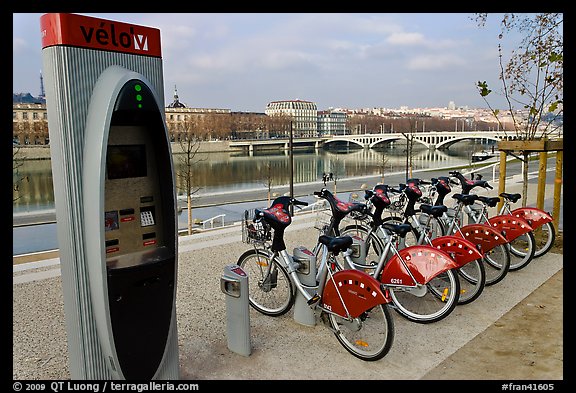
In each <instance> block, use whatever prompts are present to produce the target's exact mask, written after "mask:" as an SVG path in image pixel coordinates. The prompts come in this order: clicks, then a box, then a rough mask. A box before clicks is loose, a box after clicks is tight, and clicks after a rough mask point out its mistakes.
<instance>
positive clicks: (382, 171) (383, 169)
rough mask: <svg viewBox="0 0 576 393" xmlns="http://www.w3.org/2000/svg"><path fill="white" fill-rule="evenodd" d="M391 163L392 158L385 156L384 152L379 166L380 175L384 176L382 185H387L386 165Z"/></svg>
mask: <svg viewBox="0 0 576 393" xmlns="http://www.w3.org/2000/svg"><path fill="white" fill-rule="evenodd" d="M389 161H390V158H389V157H388V156H387V155H386V154H384V152H382V157H381V158H380V163H379V164H378V167H379V169H380V174H381V175H382V184H385V183H384V175H385V173H386V165H387V164H388V162H389Z"/></svg>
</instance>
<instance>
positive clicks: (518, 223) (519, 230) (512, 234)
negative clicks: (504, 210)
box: [488, 214, 532, 242]
mask: <svg viewBox="0 0 576 393" xmlns="http://www.w3.org/2000/svg"><path fill="white" fill-rule="evenodd" d="M488 223H489V224H490V225H491V226H492V228H494V229H496V230H498V231H500V233H502V234H504V236H505V237H506V240H507V241H509V242H510V241H512V240H514V239H516V238H517V237H518V236H520V235H523V234H525V233H528V232H530V231H532V227H531V226H530V224H528V221H526V220H525V219H523V218H520V217H514V216H511V215H509V214H503V215H500V216H494V217H491V218H489V219H488Z"/></svg>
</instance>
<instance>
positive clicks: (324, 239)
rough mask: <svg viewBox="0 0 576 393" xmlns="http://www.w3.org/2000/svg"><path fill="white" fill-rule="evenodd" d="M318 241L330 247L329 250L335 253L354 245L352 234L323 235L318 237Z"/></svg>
mask: <svg viewBox="0 0 576 393" xmlns="http://www.w3.org/2000/svg"><path fill="white" fill-rule="evenodd" d="M318 241H319V242H320V243H322V244H324V245H325V246H326V247H328V251H330V252H333V253H335V254H338V253H339V252H341V251H345V250H347V249H348V248H349V247H350V246H351V245H352V237H350V236H339V237H331V236H326V235H322V236H320V237H319V238H318Z"/></svg>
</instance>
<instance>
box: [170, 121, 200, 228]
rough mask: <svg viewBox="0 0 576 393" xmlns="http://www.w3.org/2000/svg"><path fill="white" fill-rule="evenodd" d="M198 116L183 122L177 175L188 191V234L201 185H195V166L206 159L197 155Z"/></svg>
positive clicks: (186, 191)
mask: <svg viewBox="0 0 576 393" xmlns="http://www.w3.org/2000/svg"><path fill="white" fill-rule="evenodd" d="M197 120H198V118H192V117H190V118H188V119H186V120H185V121H184V122H183V123H182V126H183V132H182V133H181V134H180V135H179V136H180V139H179V144H180V148H181V149H182V154H180V155H179V161H180V164H181V166H180V168H182V169H181V170H180V171H178V172H177V177H178V178H179V179H181V180H182V182H183V188H184V192H185V193H186V206H187V208H188V234H189V235H190V234H192V225H193V221H192V195H194V194H195V193H197V192H198V191H200V189H201V187H195V186H194V175H193V168H194V166H195V165H196V164H198V163H199V162H201V161H204V160H205V159H199V158H197V157H196V155H197V153H198V149H200V140H199V139H198V137H197V136H196V135H195V133H194V131H195V130H196V129H197V127H198V125H199V123H198V121H197Z"/></svg>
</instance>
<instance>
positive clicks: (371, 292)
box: [254, 243, 392, 321]
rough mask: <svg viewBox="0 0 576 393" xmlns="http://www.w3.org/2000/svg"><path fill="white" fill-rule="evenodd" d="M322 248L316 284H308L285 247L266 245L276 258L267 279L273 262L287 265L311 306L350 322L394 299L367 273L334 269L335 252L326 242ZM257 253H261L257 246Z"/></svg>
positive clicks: (298, 265) (292, 278)
mask: <svg viewBox="0 0 576 393" xmlns="http://www.w3.org/2000/svg"><path fill="white" fill-rule="evenodd" d="M319 244H320V243H319ZM254 247H255V248H256V246H254ZM321 247H322V250H323V253H322V259H321V262H320V265H319V268H318V270H317V272H316V280H315V281H316V283H317V285H314V286H309V285H306V284H304V283H302V281H301V280H300V278H299V277H298V274H297V272H298V269H299V268H300V264H299V263H298V262H296V261H295V260H294V258H293V257H292V255H290V254H289V253H288V251H287V250H286V249H282V250H279V251H269V250H268V248H267V247H266V248H265V251H264V252H266V253H267V254H268V255H270V261H275V262H272V263H268V266H267V271H266V273H265V277H266V279H267V277H271V275H272V274H273V269H274V263H279V264H281V265H282V266H283V267H284V268H286V270H287V272H288V275H289V277H290V282H291V284H292V285H293V286H294V287H295V289H296V290H297V291H298V292H299V293H300V294H301V295H302V296H303V297H304V299H305V300H306V302H307V303H308V304H309V305H310V306H311V307H313V308H319V309H321V310H323V311H325V312H327V313H330V314H334V315H337V316H339V317H341V318H343V319H346V320H348V321H351V320H353V319H354V318H357V317H358V316H360V315H361V314H362V313H363V312H365V311H366V310H369V309H371V308H373V307H374V306H376V305H378V304H388V303H390V302H391V301H392V300H391V298H390V297H388V296H386V295H385V293H384V292H383V291H382V289H381V288H380V283H379V282H378V281H377V280H376V279H375V278H374V277H372V276H370V275H368V274H366V273H364V272H361V271H358V270H353V269H348V270H339V271H337V272H332V270H331V269H330V262H332V259H333V258H334V255H333V253H331V252H329V251H328V247H327V246H326V245H324V244H321ZM256 252H257V253H258V252H259V250H258V249H257V248H256ZM270 252H271V254H270ZM266 279H265V280H264V281H266ZM311 292H312V293H314V295H312V294H311Z"/></svg>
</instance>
